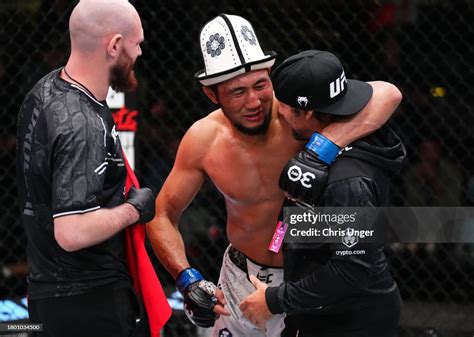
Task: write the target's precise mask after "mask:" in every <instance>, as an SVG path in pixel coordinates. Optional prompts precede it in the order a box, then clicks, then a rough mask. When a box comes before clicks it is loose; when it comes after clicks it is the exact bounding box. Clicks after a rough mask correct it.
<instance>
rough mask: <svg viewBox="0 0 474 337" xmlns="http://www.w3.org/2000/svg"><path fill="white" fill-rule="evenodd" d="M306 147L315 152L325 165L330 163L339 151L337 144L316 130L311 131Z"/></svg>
mask: <svg viewBox="0 0 474 337" xmlns="http://www.w3.org/2000/svg"><path fill="white" fill-rule="evenodd" d="M306 148H307V149H308V150H311V151H313V152H314V153H316V154H317V156H318V158H319V159H320V160H321V161H323V162H324V163H325V164H326V165H331V164H332V163H333V161H334V160H335V159H336V157H337V155H338V154H339V152H340V151H341V148H340V147H339V146H337V145H336V144H334V143H333V142H331V141H330V140H329V139H328V138H326V137H324V136H323V135H322V134H320V133H318V132H315V133H313V135H312V136H311V139H310V140H309V142H308V143H307V144H306Z"/></svg>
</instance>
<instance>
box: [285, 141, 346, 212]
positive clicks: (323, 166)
mask: <svg viewBox="0 0 474 337" xmlns="http://www.w3.org/2000/svg"><path fill="white" fill-rule="evenodd" d="M339 151H340V148H339V147H338V146H337V145H336V144H334V143H333V142H331V141H330V140H329V139H327V138H326V137H324V136H323V135H321V134H319V133H317V132H315V133H314V134H313V136H312V137H311V139H310V141H309V142H308V143H307V144H306V146H305V148H304V149H303V150H301V151H300V152H299V153H298V154H297V155H296V156H295V157H294V158H293V159H291V160H290V161H289V162H288V163H287V164H286V166H285V168H284V169H283V171H282V172H281V174H280V180H279V185H280V188H281V189H282V190H283V191H284V192H286V193H285V194H286V195H287V196H289V198H290V199H295V200H300V201H303V202H305V203H308V204H310V205H315V204H316V203H317V201H318V200H319V198H320V196H321V194H322V193H323V191H324V188H325V187H326V182H327V179H328V166H329V165H331V164H332V162H333V161H334V160H335V158H336V156H337V155H338V154H339Z"/></svg>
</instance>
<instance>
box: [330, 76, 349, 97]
mask: <svg viewBox="0 0 474 337" xmlns="http://www.w3.org/2000/svg"><path fill="white" fill-rule="evenodd" d="M345 84H347V79H346V74H345V73H344V70H343V71H342V74H341V76H340V77H339V78H338V79H337V80H335V81H334V82H331V84H329V95H330V96H331V98H334V97H336V96H337V95H339V94H340V93H341V92H343V91H344V85H345Z"/></svg>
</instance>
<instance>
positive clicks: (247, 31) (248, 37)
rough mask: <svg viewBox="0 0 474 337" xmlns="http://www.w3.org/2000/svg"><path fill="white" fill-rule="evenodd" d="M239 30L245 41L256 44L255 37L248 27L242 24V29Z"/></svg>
mask: <svg viewBox="0 0 474 337" xmlns="http://www.w3.org/2000/svg"><path fill="white" fill-rule="evenodd" d="M240 32H241V33H242V35H243V37H244V39H245V41H248V42H249V43H250V44H252V45H256V44H257V39H256V38H255V35H254V34H253V32H252V30H251V29H250V28H249V27H247V26H244V25H242V30H241V31H240Z"/></svg>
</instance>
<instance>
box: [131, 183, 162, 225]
mask: <svg viewBox="0 0 474 337" xmlns="http://www.w3.org/2000/svg"><path fill="white" fill-rule="evenodd" d="M126 202H127V203H129V204H131V205H132V206H133V207H135V208H136V209H137V211H138V213H140V217H139V219H138V221H137V223H147V222H149V221H151V220H152V219H153V218H154V217H155V196H154V195H153V192H152V190H150V189H149V188H146V187H144V188H135V187H133V186H132V187H131V188H130V190H129V191H128V194H127V200H126Z"/></svg>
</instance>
